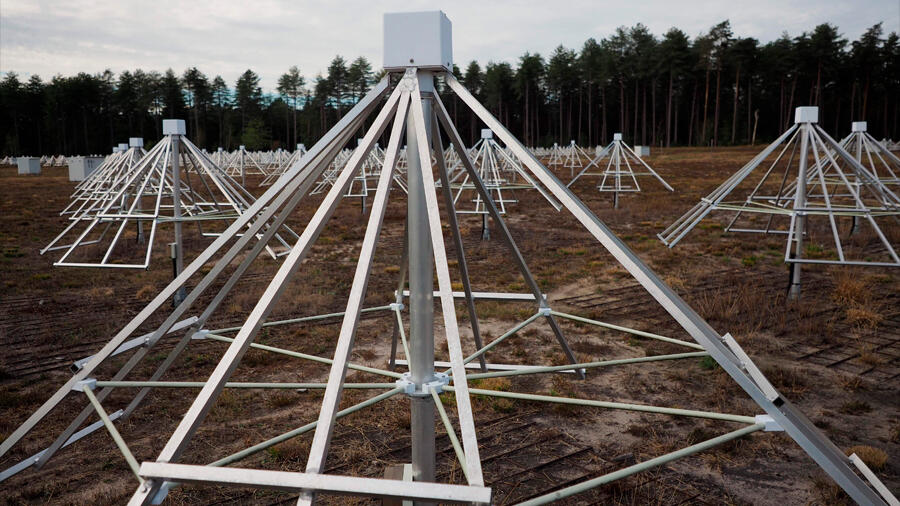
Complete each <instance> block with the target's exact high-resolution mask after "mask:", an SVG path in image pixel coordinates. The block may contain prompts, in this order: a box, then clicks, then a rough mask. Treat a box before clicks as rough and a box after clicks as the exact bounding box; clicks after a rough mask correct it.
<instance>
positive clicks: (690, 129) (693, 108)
mask: <svg viewBox="0 0 900 506" xmlns="http://www.w3.org/2000/svg"><path fill="white" fill-rule="evenodd" d="M696 116H697V80H696V79H695V80H694V92H693V93H692V94H691V119H690V122H689V123H688V146H693V145H694V128H695V127H694V119H695V118H696Z"/></svg>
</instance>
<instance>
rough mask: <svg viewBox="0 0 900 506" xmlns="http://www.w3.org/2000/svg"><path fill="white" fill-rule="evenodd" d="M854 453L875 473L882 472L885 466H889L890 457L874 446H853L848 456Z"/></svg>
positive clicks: (848, 451)
mask: <svg viewBox="0 0 900 506" xmlns="http://www.w3.org/2000/svg"><path fill="white" fill-rule="evenodd" d="M854 453H855V454H856V456H857V457H859V458H860V460H862V461H863V463H865V464H866V465H867V466H869V469H871V470H873V471H882V470H884V466H885V465H887V461H888V456H887V453H885V452H884V450H880V449H878V448H875V447H873V446H866V445H857V446H851V447H850V448H849V449H848V450H847V455H853V454H854Z"/></svg>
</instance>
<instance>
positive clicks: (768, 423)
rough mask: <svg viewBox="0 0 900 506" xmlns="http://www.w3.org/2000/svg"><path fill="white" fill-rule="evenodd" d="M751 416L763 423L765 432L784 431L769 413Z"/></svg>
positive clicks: (757, 421)
mask: <svg viewBox="0 0 900 506" xmlns="http://www.w3.org/2000/svg"><path fill="white" fill-rule="evenodd" d="M753 418H755V419H756V423H761V424H763V425H765V428H763V431H765V432H784V427H782V426H781V425H779V424H778V422H776V421H775V419H774V418H772V417H771V416H769V415H756V416H755V417H753Z"/></svg>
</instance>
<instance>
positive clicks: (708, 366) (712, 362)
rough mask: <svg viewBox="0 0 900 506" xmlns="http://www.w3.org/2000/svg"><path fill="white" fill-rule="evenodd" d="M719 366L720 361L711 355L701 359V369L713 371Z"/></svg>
mask: <svg viewBox="0 0 900 506" xmlns="http://www.w3.org/2000/svg"><path fill="white" fill-rule="evenodd" d="M718 368H719V363H718V362H716V359H714V358H712V357H710V356H709V355H707V356H705V357H703V358H701V359H700V369H703V370H706V371H712V370H714V369H718Z"/></svg>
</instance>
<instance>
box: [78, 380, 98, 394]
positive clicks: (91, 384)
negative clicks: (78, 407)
mask: <svg viewBox="0 0 900 506" xmlns="http://www.w3.org/2000/svg"><path fill="white" fill-rule="evenodd" d="M96 388H97V379H96V378H86V379H83V380H81V381H79V382H78V383H75V385H74V386H73V387H72V390H74V391H76V392H84V390H85V389H87V390H96Z"/></svg>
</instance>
